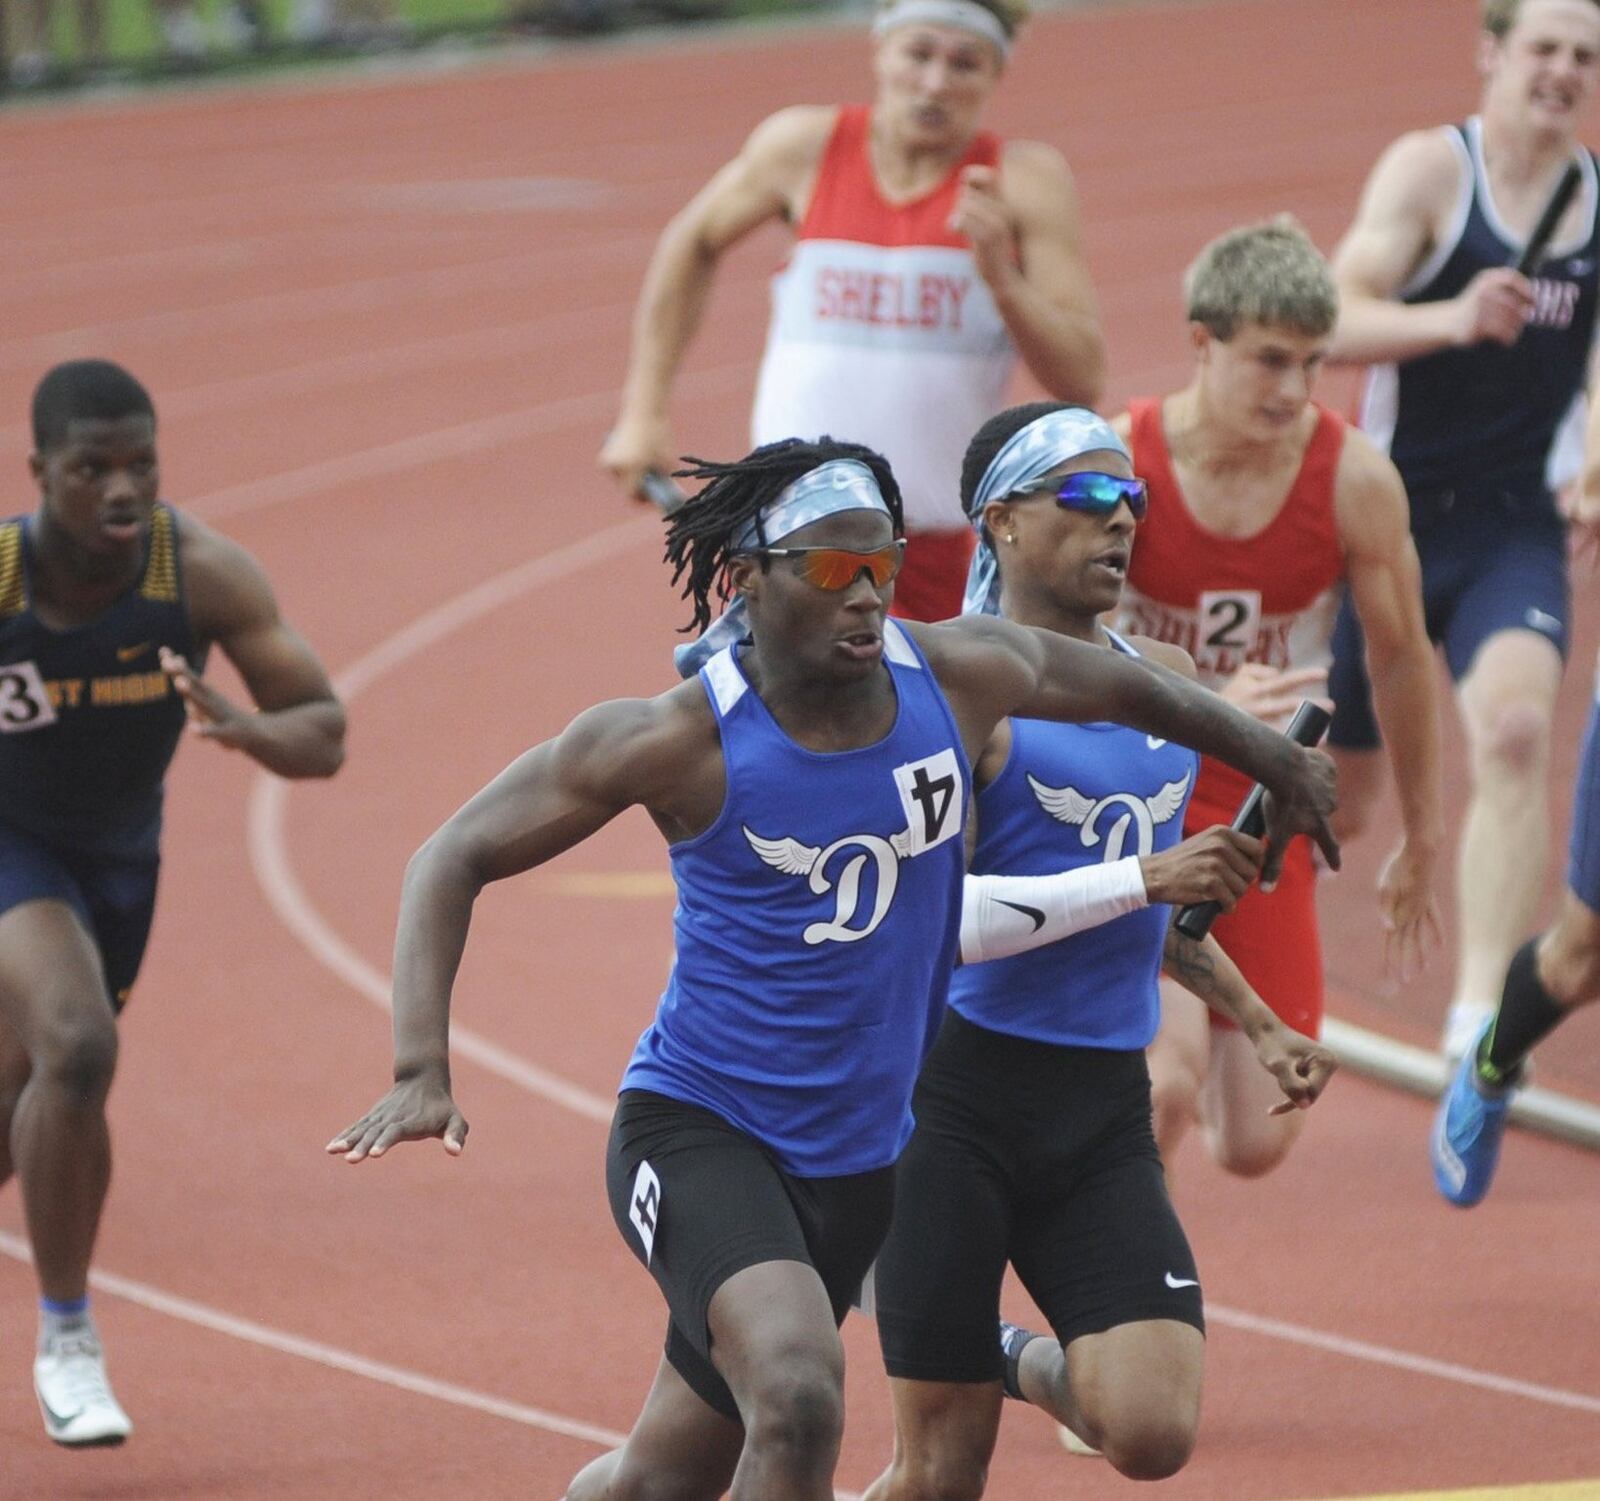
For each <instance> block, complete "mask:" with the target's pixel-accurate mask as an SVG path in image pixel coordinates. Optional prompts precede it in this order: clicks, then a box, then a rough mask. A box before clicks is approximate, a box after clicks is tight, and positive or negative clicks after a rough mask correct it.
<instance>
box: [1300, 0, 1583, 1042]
mask: <svg viewBox="0 0 1600 1501" xmlns="http://www.w3.org/2000/svg"><path fill="white" fill-rule="evenodd" d="M1483 21H1484V35H1483V40H1482V47H1481V52H1480V63H1481V67H1482V71H1483V74H1484V89H1483V99H1482V106H1481V112H1480V114H1479V115H1477V116H1476V117H1474V118H1473V119H1470V120H1468V121H1467V122H1466V123H1465V124H1463V125H1459V126H1446V127H1444V128H1441V129H1436V130H1424V131H1414V132H1412V133H1410V134H1408V135H1405V136H1402V137H1401V138H1400V139H1399V140H1398V141H1396V142H1395V143H1394V145H1392V146H1391V147H1390V148H1389V150H1388V151H1387V152H1386V153H1385V154H1384V155H1383V157H1382V158H1381V160H1380V161H1379V162H1378V164H1377V166H1376V167H1375V168H1374V169H1373V172H1372V176H1371V178H1370V179H1369V181H1368V183H1367V186H1366V190H1365V193H1364V195H1363V197H1362V200H1361V206H1360V209H1359V210H1358V212H1357V215H1356V220H1355V223H1354V225H1353V226H1352V227H1351V229H1350V232H1349V233H1348V235H1346V237H1345V240H1344V243H1343V244H1342V245H1341V246H1340V247H1339V250H1338V252H1337V254H1336V255H1335V257H1334V272H1335V275H1336V277H1337V280H1338V283H1339V299H1340V305H1341V313H1340V318H1339V325H1338V328H1337V329H1336V331H1335V336H1334V342H1333V345H1332V348H1331V351H1330V353H1331V355H1332V357H1333V358H1335V359H1341V360H1346V361H1354V362H1359V363H1365V364H1371V365H1374V366H1377V367H1379V368H1377V369H1375V370H1374V371H1373V373H1372V376H1371V379H1370V382H1369V386H1368V390H1367V397H1366V410H1365V412H1364V415H1363V425H1364V426H1365V427H1366V428H1367V430H1368V432H1369V433H1370V434H1371V435H1372V436H1373V437H1375V438H1376V439H1378V441H1379V442H1380V445H1385V446H1387V447H1388V450H1389V456H1390V457H1391V458H1392V459H1393V460H1394V463H1395V465H1396V467H1397V468H1398V469H1399V470H1400V474H1401V476H1402V478H1403V479H1404V480H1405V483H1406V489H1407V490H1408V492H1409V493H1410V499H1411V525H1412V532H1413V534H1414V536H1415V537H1416V543H1417V552H1418V554H1419V556H1420V558H1421V561H1422V574H1423V597H1424V603H1425V606H1426V616H1427V624H1428V633H1429V635H1430V636H1431V637H1432V638H1433V640H1434V641H1435V642H1437V643H1439V645H1441V646H1442V647H1443V649H1444V654H1445V659H1446V661H1447V662H1448V664H1449V667H1450V672H1451V675H1452V676H1453V677H1454V678H1455V680H1456V687H1457V703H1458V704H1459V707H1460V712H1461V719H1462V723H1463V725H1464V726H1465V728H1466V732H1467V743H1468V748H1469V751H1470V755H1471V773H1472V796H1471V800H1470V802H1469V804H1468V806H1467V810H1466V814H1465V817H1464V818H1463V821H1462V827H1461V836H1460V840H1461V842H1460V853H1459V858H1458V861H1457V899H1458V906H1459V911H1458V913H1457V923H1456V931H1457V938H1456V972H1455V982H1454V992H1453V996H1452V1001H1451V1008H1450V1015H1449V1018H1448V1020H1447V1022H1446V1026H1445V1035H1444V1040H1443V1042H1444V1051H1445V1053H1446V1055H1447V1056H1448V1057H1452V1058H1455V1057H1460V1056H1461V1054H1462V1053H1464V1052H1465V1051H1466V1049H1467V1047H1468V1046H1469V1044H1470V1043H1471V1041H1472V1040H1473V1038H1474V1037H1475V1035H1476V1034H1477V1033H1478V1032H1480V1031H1481V1030H1482V1028H1483V1025H1484V1023H1485V1021H1486V1019H1487V1017H1488V1015H1489V1012H1490V1011H1491V1010H1492V1009H1493V1004H1494V997H1495V996H1497V995H1498V994H1499V993H1500V982H1501V979H1502V977H1503V976H1504V974H1505V972H1506V965H1507V964H1508V963H1509V961H1510V959H1511V955H1512V953H1513V951H1514V950H1515V949H1516V947H1517V945H1518V944H1519V943H1520V942H1521V941H1522V935H1523V934H1524V933H1526V932H1527V931H1528V929H1529V928H1530V927H1531V926H1532V925H1533V920H1534V915H1535V911H1536V909H1537V907H1538V903H1539V898H1540V893H1541V892H1542V891H1543V889H1544V870H1545V861H1546V852H1547V847H1548V843H1549V830H1548V828H1547V827H1546V825H1547V821H1548V820H1547V817H1546V784H1547V777H1548V765H1549V740H1550V724H1551V718H1552V715H1553V712H1554V706H1555V699H1556V692H1557V689H1558V687H1559V685H1560V680H1561V668H1562V662H1563V660H1564V658H1565V656H1566V653H1567V648H1568V615H1569V610H1570V590H1569V586H1568V581H1567V558H1566V542H1567V539H1566V525H1565V523H1564V521H1563V518H1562V516H1561V514H1560V512H1559V510H1558V506H1557V502H1556V500H1555V498H1554V496H1553V493H1552V491H1553V487H1554V486H1557V485H1559V484H1561V483H1562V482H1563V481H1565V480H1568V479H1570V478H1572V474H1571V472H1570V468H1571V467H1572V466H1570V465H1569V464H1567V463H1565V462H1563V461H1562V456H1561V455H1558V454H1557V453H1556V449H1557V446H1558V444H1557V439H1558V435H1559V434H1561V433H1562V432H1564V431H1565V429H1563V423H1564V421H1565V420H1566V419H1567V418H1568V417H1569V414H1570V415H1572V416H1574V417H1575V415H1576V414H1575V411H1574V408H1575V403H1576V402H1577V401H1578V400H1579V399H1580V393H1581V391H1582V389H1583V386H1584V384H1585V381H1586V378H1587V376H1588V373H1589V369H1590V360H1591V348H1592V346H1593V343H1594V336H1595V327H1596V316H1595V315H1596V303H1597V294H1600V213H1597V199H1600V192H1597V185H1596V171H1595V162H1594V158H1593V157H1592V156H1591V154H1590V153H1589V152H1588V151H1587V150H1585V149H1584V148H1583V147H1582V146H1581V145H1580V144H1579V142H1578V130H1579V127H1580V125H1581V123H1582V120H1583V117H1584V113H1585V109H1586V106H1587V105H1588V104H1589V103H1590V102H1591V100H1592V99H1593V96H1594V93H1595V88H1596V84H1597V82H1600V3H1597V0H1484V4H1483ZM1571 162H1575V163H1576V164H1577V165H1578V167H1579V168H1580V171H1581V173H1582V179H1581V187H1580V191H1579V192H1578V194H1577V196H1576V198H1575V200H1574V201H1573V203H1572V205H1571V207H1570V208H1569V209H1568V210H1567V212H1566V214H1565V216H1564V217H1563V219H1562V220H1561V222H1560V223H1559V225H1558V226H1557V229H1556V233H1555V237H1554V239H1553V241H1552V242H1551V247H1550V252H1549V254H1548V256H1547V257H1546V259H1545V261H1544V262H1543V264H1542V266H1541V267H1540V268H1539V269H1538V270H1537V271H1536V273H1535V274H1534V276H1533V277H1532V278H1531V279H1530V278H1528V277H1525V276H1522V275H1520V274H1519V273H1518V272H1517V271H1516V270H1515V269H1513V267H1514V263H1515V262H1516V260H1517V259H1518V257H1519V255H1520V254H1521V252H1522V250H1523V247H1524V245H1525V243H1526V241H1527V239H1528V236H1529V234H1530V232H1531V231H1532V229H1533V227H1534V224H1535V223H1536V221H1537V220H1538V219H1539V217H1540V213H1541V210H1542V209H1543V207H1544V205H1545V204H1546V203H1547V202H1548V201H1549V199H1550V196H1551V193H1552V191H1553V190H1554V188H1555V185H1556V183H1557V181H1558V180H1559V179H1560V177H1561V176H1562V174H1563V172H1564V171H1565V169H1566V167H1567V165H1568V164H1569V163H1571ZM1562 446H1563V447H1564V444H1563V445H1562ZM1329 692H1330V693H1331V694H1332V695H1333V698H1334V700H1335V702H1336V704H1337V706H1338V711H1337V713H1336V715H1335V718H1334V722H1333V727H1332V729H1331V730H1330V731H1329V737H1328V738H1329V744H1330V745H1331V746H1333V747H1334V748H1335V752H1336V755H1338V758H1339V763H1340V764H1339V772H1340V787H1341V792H1342V794H1343V807H1342V809H1341V819H1342V822H1341V825H1340V832H1341V834H1342V835H1343V836H1345V837H1349V836H1350V835H1352V834H1354V833H1355V832H1356V831H1357V830H1358V828H1359V827H1360V826H1361V824H1362V823H1364V822H1365V821H1366V819H1367V816H1368V813H1369V810H1370V805H1371V802H1372V799H1373V797H1374V795H1375V793H1376V792H1377V789H1378V785H1379V779H1380V774H1381V762H1380V760H1379V758H1378V756H1377V755H1376V754H1375V752H1376V749H1377V745H1378V731H1377V725H1376V722H1375V720H1374V719H1373V717H1372V712H1371V696H1370V693H1369V691H1368V688H1367V684H1366V681H1365V673H1364V670H1363V660H1362V643H1361V635H1360V629H1359V626H1358V624H1357V622H1356V620H1355V617H1354V615H1353V614H1352V613H1351V611H1350V609H1349V607H1348V601H1347V602H1346V608H1345V612H1344V614H1343V615H1342V617H1341V619H1340V622H1339V627H1338V629H1337V631H1336V632H1335V637H1334V665H1333V670H1332V672H1331V673H1330V676H1329Z"/></svg>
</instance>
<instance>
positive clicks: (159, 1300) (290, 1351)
mask: <svg viewBox="0 0 1600 1501" xmlns="http://www.w3.org/2000/svg"><path fill="white" fill-rule="evenodd" d="M0 1253H3V1254H4V1255H7V1256H10V1257H11V1258H13V1259H14V1260H16V1261H23V1262H31V1261H32V1260H33V1258H32V1256H31V1255H30V1254H29V1252H28V1245H27V1242H26V1241H23V1240H21V1239H19V1238H18V1237H17V1236H15V1235H10V1234H8V1233H7V1232H6V1231H3V1230H0ZM89 1285H90V1286H91V1287H93V1288H94V1289H95V1291H96V1292H104V1293H110V1294H112V1295H113V1296H115V1297H118V1298H125V1299H127V1300H128V1301H129V1302H130V1303H137V1304H138V1305H139V1306H140V1307H141V1308H148V1309H150V1310H151V1311H152V1312H153V1313H163V1314H166V1315H167V1316H168V1317H169V1318H174V1319H182V1320H183V1321H184V1323H186V1324H194V1325H197V1326H198V1327H199V1328H201V1329H209V1330H211V1331H212V1332H213V1333H215V1334H226V1335H228V1336H230V1337H231V1338H233V1339H240V1340H244V1341H245V1342H246V1343H247V1344H252V1345H260V1346H262V1347H263V1348H264V1349H267V1350H275V1351H277V1352H278V1353H279V1354H280V1355H293V1356H295V1357H296V1358H297V1359H300V1360H309V1361H312V1362H314V1363H315V1364H317V1365H320V1366H327V1367H328V1368H329V1369H330V1370H334V1371H344V1372H345V1373H346V1374H347V1375H351V1376H361V1377H364V1378H365V1379H366V1380H368V1381H376V1382H380V1383H381V1384H382V1385H384V1386H392V1387H395V1388H397V1389H398V1390H400V1391H403V1392H413V1393H415V1394H416V1395H417V1396H419V1397H432V1398H433V1399H434V1400H435V1401H436V1402H448V1403H450V1404H451V1405H452V1406H455V1407H466V1408H470V1409H471V1410H472V1411H473V1412H480V1413H485V1414H487V1415H488V1416H489V1417H494V1418H507V1419H509V1420H510V1421H511V1422H513V1423H522V1424H524V1425H526V1426H527V1427H529V1428H543V1429H544V1430H545V1431H546V1432H547V1433H557V1434H560V1435H561V1436H562V1437H563V1438H576V1439H582V1440H583V1441H584V1442H585V1443H590V1444H598V1445H600V1447H601V1448H603V1449H614V1448H616V1446H617V1445H618V1444H620V1443H621V1442H622V1441H623V1438H624V1437H625V1435H623V1434H620V1433H616V1432H614V1431H613V1430H611V1429H610V1428H600V1427H597V1426H596V1425H595V1424H593V1423H581V1422H579V1421H578V1420H577V1419H576V1418H566V1417H562V1416H561V1414H560V1413H556V1412H547V1411H545V1409H544V1408H542V1407H528V1406H526V1405H524V1404H523V1403H521V1402H507V1401H506V1400H505V1399H504V1398H501V1397H495V1396H491V1395H489V1393H487V1392H477V1391H473V1390H472V1389H471V1388H470V1387H465V1386H456V1385H454V1384H453V1383H451V1382H448V1381H435V1380H434V1379H433V1377H431V1376H424V1375H421V1374H420V1373H418V1372H416V1371H408V1370H406V1369H405V1368H404V1367H402V1366H394V1365H387V1364H385V1363H384V1362H383V1361H380V1360H368V1359H367V1357H366V1356H364V1355H355V1354H352V1353H351V1352H350V1351H349V1350H341V1349H339V1348H338V1347H337V1346H336V1345H325V1344H323V1343H322V1342H321V1341H320V1340H314V1339H302V1338H301V1337H300V1336H299V1335H298V1334H287V1333H285V1332H284V1331H283V1330H281V1329H272V1328H269V1327H268V1326H267V1325H265V1324H258V1323H256V1322H254V1320H252V1319H241V1318H237V1317H235V1316H234V1315H233V1314H231V1313H224V1312H222V1310H221V1309H220V1308H211V1307H208V1306H207V1305H206V1304H204V1303H196V1302H194V1301H193V1300H192V1299H190V1298H180V1297H177V1296H175V1295H174V1294H172V1293H166V1292H162V1291H161V1289H160V1288H158V1287H151V1286H150V1284H149V1283H147V1282H135V1281H134V1280H133V1279H132V1278H131V1277H119V1276H118V1275H117V1274H116V1273H115V1272H100V1271H92V1272H90V1273H89Z"/></svg>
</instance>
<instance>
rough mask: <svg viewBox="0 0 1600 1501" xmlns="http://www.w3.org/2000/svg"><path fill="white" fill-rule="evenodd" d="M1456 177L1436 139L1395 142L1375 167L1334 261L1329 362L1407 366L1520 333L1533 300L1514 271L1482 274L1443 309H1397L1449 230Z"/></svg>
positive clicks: (1449, 151)
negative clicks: (1335, 312) (1335, 304)
mask: <svg viewBox="0 0 1600 1501" xmlns="http://www.w3.org/2000/svg"><path fill="white" fill-rule="evenodd" d="M1460 178H1461V163H1460V161H1459V159H1458V157H1457V155H1456V152H1455V148H1454V147H1453V146H1452V145H1451V144H1450V141H1449V139H1448V138H1447V136H1446V135H1445V133H1444V132H1443V131H1440V130H1430V131H1416V132H1413V133H1412V134H1410V135H1406V136H1402V137H1401V138H1400V139H1399V140H1398V141H1396V142H1395V143H1394V145H1392V146H1391V147H1390V148H1389V149H1388V150H1387V151H1386V152H1385V153H1384V154H1383V156H1382V157H1380V158H1379V160H1378V164H1377V166H1375V167H1374V168H1373V170H1372V176H1371V177H1370V178H1369V179H1368V180H1367V185H1366V188H1365V190H1364V191H1363V193H1362V195H1361V203H1360V206H1359V207H1358V208H1357V210H1356V218H1355V222H1354V223H1353V224H1352V225H1351V226H1350V230H1349V232H1348V233H1347V234H1346V235H1345V237H1344V240H1343V241H1342V242H1341V243H1340V245H1339V248H1338V249H1337V250H1336V251H1335V252H1334V256H1333V272H1334V278H1335V280H1336V281H1337V282H1338V284H1339V323H1338V327H1337V328H1336V329H1335V330H1334V337H1333V343H1332V345H1331V347H1330V349H1329V355H1330V357H1331V358H1332V359H1335V360H1340V361H1344V362H1346V363H1349V364H1376V363H1380V362H1387V361H1401V360H1409V359H1414V358H1416V357H1417V356H1418V355H1424V354H1432V353H1434V352H1435V351H1437V350H1441V349H1450V348H1455V347H1457V346H1461V345H1466V344H1473V343H1476V342H1477V341H1479V340H1480V339H1496V340H1498V341H1500V342H1502V343H1511V342H1512V341H1514V340H1515V338H1516V337H1517V335H1518V334H1519V333H1520V332H1521V330H1522V324H1523V323H1524V322H1525V321H1526V318H1527V312H1528V310H1530V309H1531V305H1532V304H1531V296H1532V293H1531V289H1530V288H1529V286H1528V283H1527V281H1526V279H1525V278H1523V277H1520V276H1518V275H1517V274H1516V273H1515V272H1514V271H1510V270H1506V269H1495V270H1491V271H1484V272H1480V273H1479V275H1478V276H1476V277H1474V278H1473V280H1472V282H1471V283H1470V284H1469V285H1468V287H1467V289H1466V290H1465V291H1464V292H1463V293H1462V294H1461V295H1460V296H1459V297H1455V298H1451V299H1449V300H1448V301H1441V302H1424V303H1418V304H1416V305H1414V306H1408V305H1406V304H1405V303H1401V302H1397V301H1396V300H1395V298H1396V297H1397V295H1398V294H1399V291H1400V289H1401V288H1402V287H1403V286H1404V285H1405V284H1406V283H1407V282H1408V281H1409V280H1410V279H1411V277H1412V276H1413V275H1414V274H1415V272H1416V270H1417V268H1418V267H1419V266H1421V265H1422V263H1423V261H1424V260H1426V259H1427V257H1428V255H1429V254H1430V253H1431V252H1432V250H1433V248H1434V247H1435V245H1436V244H1438V243H1439V239H1440V237H1441V236H1442V235H1443V234H1444V233H1445V232H1446V231H1447V229H1448V227H1449V225H1448V222H1447V221H1448V219H1449V217H1450V214H1451V211H1452V208H1453V206H1454V203H1455V200H1456V196H1457V192H1458V190H1459V187H1460Z"/></svg>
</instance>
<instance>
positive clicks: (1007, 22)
mask: <svg viewBox="0 0 1600 1501" xmlns="http://www.w3.org/2000/svg"><path fill="white" fill-rule="evenodd" d="M972 3H973V4H974V5H977V6H980V7H981V8H982V9H984V10H986V11H988V12H989V14H990V15H991V16H993V17H994V18H995V20H997V21H998V22H999V23H1000V28H1001V30H1002V31H1004V32H1005V34H1006V37H1007V39H1008V40H1009V39H1015V37H1016V34H1017V32H1018V31H1020V30H1021V29H1022V23H1023V22H1024V21H1026V20H1027V19H1028V16H1029V14H1030V13H1031V11H1032V6H1031V5H1030V4H1029V3H1028V0H972ZM1596 3H1597V4H1600V0H1596ZM898 4H899V0H878V14H879V15H880V16H881V15H883V14H884V13H885V12H887V11H892V10H893V9H894V8H895V6H896V5H898Z"/></svg>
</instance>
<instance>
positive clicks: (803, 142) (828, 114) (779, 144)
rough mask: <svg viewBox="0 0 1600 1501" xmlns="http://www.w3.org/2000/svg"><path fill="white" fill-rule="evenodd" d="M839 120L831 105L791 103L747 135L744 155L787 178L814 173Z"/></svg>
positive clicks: (835, 106) (836, 107) (835, 108)
mask: <svg viewBox="0 0 1600 1501" xmlns="http://www.w3.org/2000/svg"><path fill="white" fill-rule="evenodd" d="M838 118H839V108H838V106H837V105H832V104H791V105H787V106H786V107H785V108H783V109H780V110H777V111H775V112H774V113H773V114H770V115H768V116H767V117H766V119H764V120H763V121H762V122H761V123H760V124H759V125H757V126H756V128H755V129H754V130H752V131H751V132H750V136H749V139H748V140H747V141H746V142H745V146H744V155H745V156H746V157H747V158H748V159H749V160H750V161H751V162H752V163H755V164H758V165H759V166H761V167H762V168H764V169H765V170H767V171H770V172H773V173H777V174H784V175H790V174H794V173H800V174H805V173H809V172H813V171H815V170H816V166H817V163H818V162H819V161H821V160H822V153H823V151H824V150H826V149H827V145H828V138H829V137H830V136H831V135H832V134H833V127H834V124H835V122H836V121H837V120H838Z"/></svg>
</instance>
